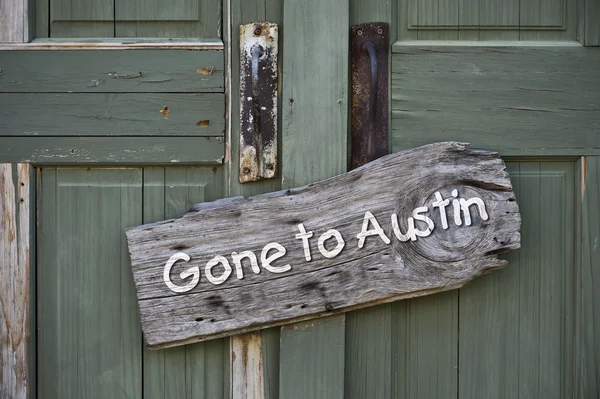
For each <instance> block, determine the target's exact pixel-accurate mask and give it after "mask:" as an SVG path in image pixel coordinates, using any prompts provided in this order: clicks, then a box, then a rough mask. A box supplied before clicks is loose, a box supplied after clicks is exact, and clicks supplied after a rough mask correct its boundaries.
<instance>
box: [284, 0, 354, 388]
mask: <svg viewBox="0 0 600 399" xmlns="http://www.w3.org/2000/svg"><path fill="white" fill-rule="evenodd" d="M282 3H283V24H282V34H283V45H282V46H280V49H281V50H282V52H283V71H282V72H283V73H282V77H283V80H282V84H283V92H282V95H281V97H280V98H281V103H282V110H281V114H280V115H281V121H282V126H281V132H282V147H281V148H282V151H280V152H281V154H282V168H281V170H282V177H281V180H282V188H292V187H295V186H298V185H302V184H309V183H311V182H313V181H317V180H321V179H325V178H328V177H331V176H334V175H336V174H339V173H343V172H344V171H346V168H347V166H348V139H347V132H348V107H349V106H348V68H349V66H348V57H349V29H348V26H349V18H350V17H349V14H350V10H349V7H350V4H349V2H347V1H343V0H341V1H340V0H333V1H328V2H322V1H319V0H309V1H304V2H296V1H289V0H287V1H283V2H282ZM344 320H345V318H344V316H343V315H342V316H336V317H331V318H328V319H325V320H321V322H320V323H319V325H318V326H315V325H314V324H302V325H298V326H291V327H290V328H288V329H285V330H284V331H282V334H283V333H284V332H285V335H286V339H285V341H284V340H283V338H282V343H281V348H280V349H281V357H280V359H281V360H280V364H281V367H280V379H279V391H280V392H279V393H280V397H282V398H291V399H295V398H302V397H303V395H302V390H298V389H295V387H303V386H307V387H311V388H310V391H309V392H311V394H312V395H309V396H312V397H313V398H315V399H319V398H323V399H329V398H341V397H343V395H344V381H343V375H344V371H343V370H344V366H343V364H344V345H343V344H341V345H340V344H338V345H325V346H324V345H322V343H323V342H331V343H334V342H335V343H343V342H344V334H345V329H344V324H345V321H344ZM294 327H298V328H294ZM288 353H290V354H296V355H295V356H287V354H288ZM324 375H332V377H333V378H330V379H329V380H324V379H323V378H322V376H324ZM338 376H340V377H341V378H338Z"/></svg>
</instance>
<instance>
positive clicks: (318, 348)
mask: <svg viewBox="0 0 600 399" xmlns="http://www.w3.org/2000/svg"><path fill="white" fill-rule="evenodd" d="M344 329H345V317H344V315H337V316H331V317H328V318H324V319H315V320H311V321H307V322H301V323H296V324H291V325H287V326H283V327H282V328H281V354H280V356H281V360H280V362H281V369H280V373H281V374H280V380H279V387H280V391H279V395H280V397H281V398H331V399H333V398H344V363H345V362H344V335H345V334H344Z"/></svg>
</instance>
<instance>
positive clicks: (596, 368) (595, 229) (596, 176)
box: [575, 157, 600, 398]
mask: <svg viewBox="0 0 600 399" xmlns="http://www.w3.org/2000/svg"><path fill="white" fill-rule="evenodd" d="M581 169H582V171H581V173H582V187H581V188H582V191H581V197H580V200H581V211H582V213H581V248H580V250H581V255H580V259H581V266H580V267H581V269H580V271H579V272H578V275H579V285H578V287H579V292H578V293H577V303H578V308H579V312H578V314H577V320H578V321H577V324H576V325H577V329H578V334H577V335H578V337H577V340H578V353H577V357H576V365H575V366H576V377H575V378H576V381H575V384H576V385H575V397H578V398H593V397H596V396H598V393H599V392H600V351H599V350H598V348H600V333H599V332H598V331H600V289H598V286H599V284H600V282H599V281H600V224H599V223H598V220H600V159H599V157H585V158H584V162H583V165H582V168H581Z"/></svg>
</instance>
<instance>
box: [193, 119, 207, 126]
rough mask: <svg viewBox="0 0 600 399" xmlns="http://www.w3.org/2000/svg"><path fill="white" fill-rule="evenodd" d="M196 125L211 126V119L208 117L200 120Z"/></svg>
mask: <svg viewBox="0 0 600 399" xmlns="http://www.w3.org/2000/svg"><path fill="white" fill-rule="evenodd" d="M196 126H200V127H207V126H210V121H209V120H208V119H203V120H201V121H198V123H196Z"/></svg>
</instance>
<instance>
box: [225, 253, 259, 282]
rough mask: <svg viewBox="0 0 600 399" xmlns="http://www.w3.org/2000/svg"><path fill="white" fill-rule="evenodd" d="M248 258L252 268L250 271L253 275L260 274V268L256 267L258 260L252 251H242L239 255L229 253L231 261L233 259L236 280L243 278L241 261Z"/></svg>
mask: <svg viewBox="0 0 600 399" xmlns="http://www.w3.org/2000/svg"><path fill="white" fill-rule="evenodd" d="M244 258H248V259H250V265H251V266H252V271H253V272H254V273H255V274H258V273H260V268H259V267H258V259H256V255H255V254H254V252H252V251H243V252H240V253H239V254H238V253H237V252H232V253H231V259H233V265H234V266H235V274H236V276H237V278H238V280H241V279H243V278H244V272H243V271H242V259H244Z"/></svg>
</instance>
